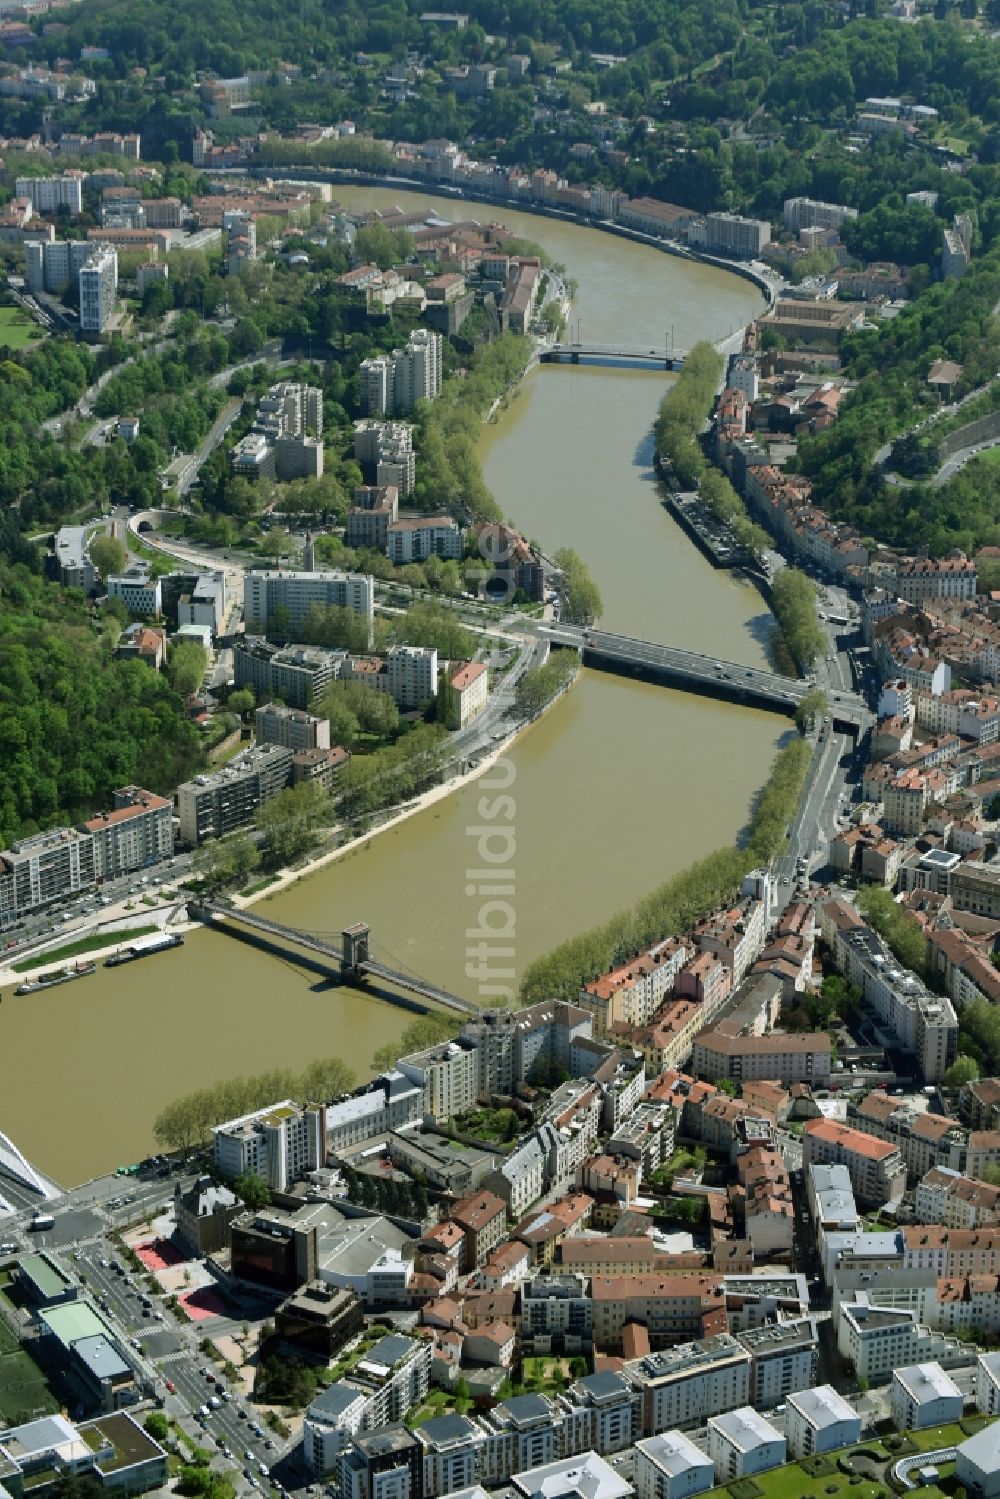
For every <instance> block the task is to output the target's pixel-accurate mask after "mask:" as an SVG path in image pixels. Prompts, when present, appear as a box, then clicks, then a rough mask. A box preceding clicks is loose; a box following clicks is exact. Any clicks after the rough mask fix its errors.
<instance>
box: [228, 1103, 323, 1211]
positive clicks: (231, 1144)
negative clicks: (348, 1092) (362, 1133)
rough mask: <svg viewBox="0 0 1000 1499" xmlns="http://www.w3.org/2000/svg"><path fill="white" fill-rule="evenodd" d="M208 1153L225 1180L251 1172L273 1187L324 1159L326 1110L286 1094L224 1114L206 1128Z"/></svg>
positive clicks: (282, 1187) (279, 1188) (277, 1189)
mask: <svg viewBox="0 0 1000 1499" xmlns="http://www.w3.org/2000/svg"><path fill="white" fill-rule="evenodd" d="M212 1154H213V1158H214V1160H215V1164H216V1167H217V1168H218V1170H219V1172H220V1173H221V1174H222V1175H223V1176H226V1177H229V1178H230V1179H233V1178H235V1177H237V1176H243V1175H245V1174H246V1173H248V1172H251V1173H252V1174H253V1175H254V1176H259V1177H260V1178H261V1179H262V1180H263V1181H265V1182H267V1185H268V1186H269V1187H270V1188H271V1190H272V1191H274V1192H287V1190H288V1188H289V1187H290V1186H291V1185H292V1184H293V1183H294V1182H297V1181H298V1180H299V1179H300V1178H301V1177H303V1176H304V1175H305V1174H306V1172H308V1171H315V1170H316V1169H317V1168H318V1167H319V1166H324V1165H325V1164H326V1109H325V1108H324V1107H323V1106H322V1105H321V1104H306V1105H305V1106H304V1107H303V1106H301V1105H299V1104H296V1103H294V1102H293V1101H292V1100H291V1099H290V1098H285V1099H282V1100H281V1102H280V1103H274V1104H269V1105H268V1106H267V1108H264V1109H256V1110H255V1111H254V1112H253V1113H252V1114H244V1115H242V1116H241V1117H240V1118H239V1119H229V1120H227V1122H226V1123H225V1124H218V1125H216V1126H215V1128H214V1129H213V1130H212Z"/></svg>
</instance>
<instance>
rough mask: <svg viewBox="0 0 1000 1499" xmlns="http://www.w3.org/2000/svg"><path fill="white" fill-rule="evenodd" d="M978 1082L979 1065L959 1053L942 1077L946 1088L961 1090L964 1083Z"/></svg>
mask: <svg viewBox="0 0 1000 1499" xmlns="http://www.w3.org/2000/svg"><path fill="white" fill-rule="evenodd" d="M978 1080H979V1065H978V1063H977V1062H976V1061H975V1060H974V1059H973V1058H972V1057H968V1056H964V1055H963V1054H962V1053H961V1052H959V1054H958V1056H957V1057H956V1058H955V1060H954V1061H953V1062H952V1064H951V1066H950V1067H949V1068H948V1070H947V1072H946V1073H945V1075H944V1085H945V1087H946V1088H961V1087H963V1086H964V1084H965V1083H974V1082H978Z"/></svg>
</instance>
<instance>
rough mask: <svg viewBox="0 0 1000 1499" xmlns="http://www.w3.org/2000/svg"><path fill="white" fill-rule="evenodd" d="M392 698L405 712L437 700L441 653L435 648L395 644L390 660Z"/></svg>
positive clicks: (387, 669) (387, 667)
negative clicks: (439, 657) (439, 655)
mask: <svg viewBox="0 0 1000 1499" xmlns="http://www.w3.org/2000/svg"><path fill="white" fill-rule="evenodd" d="M386 671H387V674H388V678H389V695H390V697H391V698H392V699H393V701H394V702H395V703H397V704H398V706H399V707H400V708H402V709H403V711H404V712H409V711H410V710H412V709H414V708H423V707H424V706H425V705H426V704H427V703H429V702H431V701H432V699H434V698H436V697H437V690H438V654H437V650H436V649H435V648H434V647H427V646H421V645H394V646H393V647H392V648H391V649H390V651H389V654H388V656H387V657H386Z"/></svg>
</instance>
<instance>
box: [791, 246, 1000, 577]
mask: <svg viewBox="0 0 1000 1499" xmlns="http://www.w3.org/2000/svg"><path fill="white" fill-rule="evenodd" d="M998 302H1000V250H997V251H994V252H992V253H990V254H989V255H986V256H984V257H983V258H982V259H981V260H979V261H975V260H974V261H973V263H972V265H971V266H970V267H969V270H968V272H967V274H966V275H965V276H963V277H962V278H961V280H949V281H942V282H939V283H937V284H936V285H934V286H931V287H930V288H928V290H927V291H925V292H924V293H923V294H922V295H921V296H919V297H918V298H917V299H916V300H915V301H914V302H911V303H910V304H909V305H908V306H907V307H905V308H904V309H903V310H902V311H901V312H900V314H899V316H898V317H896V318H893V319H892V320H891V321H889V322H888V323H884V324H882V325H881V327H880V328H879V329H878V330H877V331H867V332H860V333H856V334H854V335H852V336H851V337H850V338H849V339H847V340H845V345H844V349H843V358H844V362H845V365H846V368H847V372H848V374H849V375H850V376H851V378H852V379H854V380H856V381H857V382H858V383H857V385H856V387H855V388H854V390H852V391H851V392H850V394H849V395H848V396H847V398H846V400H845V401H844V402H843V403H842V405H841V407H840V412H839V415H838V418H837V421H836V423H835V424H834V425H833V426H832V427H830V428H829V429H828V430H827V431H826V432H821V433H819V434H817V435H816V436H815V437H811V438H807V439H804V440H803V441H802V442H801V443H800V444H799V454H798V457H799V463H800V465H801V467H802V469H803V471H804V472H805V473H806V474H808V475H809V477H810V478H811V479H812V481H813V486H814V494H815V498H816V501H817V503H818V504H819V505H821V506H822V507H823V508H824V509H825V510H827V511H828V512H829V513H830V514H831V515H833V516H834V517H835V518H836V519H839V520H846V521H849V522H850V523H851V524H852V525H853V526H855V528H856V529H857V530H858V531H859V532H860V533H861V535H862V536H868V537H875V538H877V539H878V541H880V542H883V543H885V544H888V545H892V546H898V547H901V548H903V549H905V550H907V551H912V550H914V549H915V548H916V547H918V546H921V545H923V546H926V547H928V548H929V550H930V552H931V554H932V555H934V556H943V555H945V554H946V553H947V552H949V551H951V550H952V549H953V548H955V547H962V548H963V550H967V551H970V552H971V551H973V550H975V548H976V547H977V546H980V545H996V544H997V543H1000V523H998V521H997V507H996V499H997V495H996V488H995V485H994V484H993V483H992V482H990V481H989V480H988V478H987V477H986V475H985V472H984V470H983V469H982V468H979V470H978V472H977V470H976V469H972V468H971V466H970V469H971V473H970V471H963V472H962V473H959V474H958V475H956V476H955V477H954V478H953V479H951V480H950V481H949V482H948V483H946V484H944V485H942V486H941V487H940V488H937V489H934V488H931V487H930V486H929V485H927V484H921V483H917V484H913V485H911V486H910V487H909V488H906V489H902V490H901V489H900V488H899V487H897V486H894V485H890V484H888V483H886V480H885V478H884V476H883V475H882V473H881V471H880V470H879V469H877V468H874V467H873V459H874V455H875V453H876V451H877V449H878V448H879V447H880V446H881V445H882V444H883V443H885V442H887V441H889V440H890V439H891V438H892V437H893V436H895V435H896V434H899V433H902V432H904V431H907V430H908V429H909V428H911V427H912V426H914V425H915V424H916V422H917V421H919V420H920V419H921V417H925V416H927V415H928V414H929V413H931V412H932V411H933V410H934V408H935V406H936V404H937V397H936V396H935V395H934V393H933V392H932V391H931V389H930V387H929V386H928V385H927V383H926V381H927V372H928V370H929V369H930V367H931V365H932V364H933V363H934V361H935V360H937V359H949V360H954V361H955V362H956V363H958V364H960V365H961V366H962V376H961V379H960V381H959V384H958V389H957V394H958V395H964V394H965V393H966V392H967V391H970V390H974V389H976V387H978V386H980V385H986V384H988V383H989V382H990V381H992V379H993V378H994V376H995V375H996V353H995V350H996V336H997V326H998V323H997V318H996V315H995V313H994V309H995V307H996V306H997V304H998ZM932 435H933V429H932ZM984 480H985V482H984Z"/></svg>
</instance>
